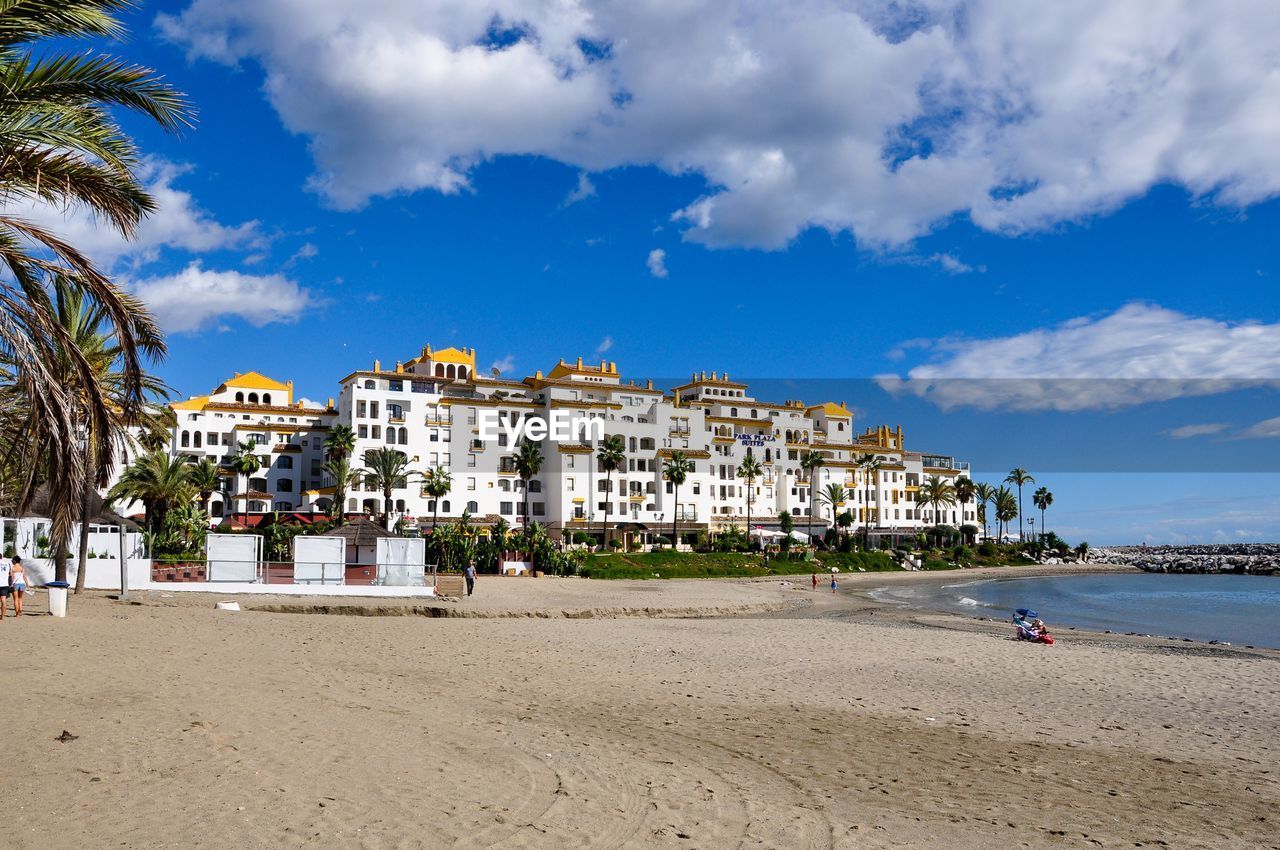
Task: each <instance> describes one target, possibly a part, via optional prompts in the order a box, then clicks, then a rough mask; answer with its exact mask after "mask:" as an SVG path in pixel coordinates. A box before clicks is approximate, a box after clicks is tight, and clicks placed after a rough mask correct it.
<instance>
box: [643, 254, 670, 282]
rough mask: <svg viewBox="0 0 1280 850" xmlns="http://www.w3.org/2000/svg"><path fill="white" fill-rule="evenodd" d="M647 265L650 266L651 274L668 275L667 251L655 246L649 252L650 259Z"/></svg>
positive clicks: (656, 275) (655, 275)
mask: <svg viewBox="0 0 1280 850" xmlns="http://www.w3.org/2000/svg"><path fill="white" fill-rule="evenodd" d="M645 265H647V266H648V267H649V274H651V275H653V276H654V277H666V276H667V252H666V251H664V250H662V249H661V248H654V249H653V250H652V251H650V252H649V259H648V260H646V261H645Z"/></svg>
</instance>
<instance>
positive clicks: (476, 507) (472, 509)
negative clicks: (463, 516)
mask: <svg viewBox="0 0 1280 850" xmlns="http://www.w3.org/2000/svg"><path fill="white" fill-rule="evenodd" d="M479 512H480V503H479V502H467V513H469V514H474V513H479Z"/></svg>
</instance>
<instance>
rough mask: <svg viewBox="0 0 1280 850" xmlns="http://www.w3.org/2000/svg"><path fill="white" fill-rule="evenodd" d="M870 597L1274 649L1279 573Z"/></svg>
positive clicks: (1145, 577) (1070, 578) (1028, 581)
mask: <svg viewBox="0 0 1280 850" xmlns="http://www.w3.org/2000/svg"><path fill="white" fill-rule="evenodd" d="M873 595H874V596H875V597H876V598H877V599H881V600H884V601H886V602H898V603H901V604H905V605H910V606H912V607H922V608H931V609H935V610H944V611H952V612H955V613H959V614H969V615H971V616H975V617H980V616H985V617H995V618H998V619H1006V620H1007V619H1009V618H1010V617H1011V616H1012V615H1013V611H1014V609H1016V608H1031V609H1033V610H1035V611H1038V612H1039V614H1040V617H1041V618H1042V619H1043V620H1044V621H1045V623H1047V624H1048V626H1049V629H1050V631H1052V630H1053V629H1054V628H1055V627H1062V626H1076V627H1078V628H1085V629H1092V630H1096V631H1106V630H1108V629H1109V630H1111V631H1113V632H1120V633H1128V632H1137V633H1138V634H1143V635H1147V634H1149V635H1157V636H1167V637H1176V638H1192V639H1193V640H1201V641H1210V640H1217V641H1223V642H1229V643H1232V644H1235V645H1252V646H1266V647H1272V648H1276V649H1280V576H1248V575H1169V574H1162V573H1142V572H1135V573H1132V574H1130V573H1122V574H1119V575H1117V574H1106V575H1067V576H1046V577H1034V578H1033V577H1027V578H1008V579H989V580H985V581H970V582H957V583H956V584H948V585H943V586H937V585H934V586H932V587H922V586H921V587H901V586H899V587H892V588H885V589H883V590H879V591H876V592H875V593H874V594H873Z"/></svg>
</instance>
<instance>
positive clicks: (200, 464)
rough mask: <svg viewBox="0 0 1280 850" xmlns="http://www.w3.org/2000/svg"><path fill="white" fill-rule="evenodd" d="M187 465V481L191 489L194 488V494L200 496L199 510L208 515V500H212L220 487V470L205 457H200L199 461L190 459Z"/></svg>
mask: <svg viewBox="0 0 1280 850" xmlns="http://www.w3.org/2000/svg"><path fill="white" fill-rule="evenodd" d="M188 463H189V464H190V467H189V468H188V469H187V480H188V481H190V482H191V486H192V487H194V488H196V492H197V493H198V494H199V496H200V508H201V510H203V511H204V512H205V513H206V514H208V513H209V507H210V500H212V499H213V494H214V493H215V492H217V490H218V488H219V487H220V486H221V485H222V470H221V469H219V468H218V465H217V464H216V463H214V462H213V461H212V460H211V459H209V458H207V457H202V458H200V459H199V460H196V459H194V458H190V459H189V460H188Z"/></svg>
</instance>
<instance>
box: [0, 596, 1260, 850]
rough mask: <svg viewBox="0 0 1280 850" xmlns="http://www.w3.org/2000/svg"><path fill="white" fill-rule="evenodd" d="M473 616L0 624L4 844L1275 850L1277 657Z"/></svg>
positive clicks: (801, 613)
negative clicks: (1216, 849) (1218, 849)
mask: <svg viewBox="0 0 1280 850" xmlns="http://www.w3.org/2000/svg"><path fill="white" fill-rule="evenodd" d="M806 578H807V577H806ZM881 578H882V577H870V578H864V577H859V578H858V579H856V580H855V581H862V582H871V583H875V582H878V581H880V580H881ZM894 580H937V579H936V578H934V577H930V576H919V577H895V578H894ZM480 593H481V595H479V596H477V597H474V598H473V599H471V600H463V601H459V602H457V603H441V604H442V605H445V606H449V607H452V608H453V609H454V610H466V611H468V612H471V613H486V614H488V615H490V616H486V617H456V618H444V619H437V618H428V617H420V616H377V617H375V616H346V615H342V616H324V615H318V614H299V613H274V612H265V611H255V610H245V611H242V612H239V613H230V612H222V611H215V610H213V605H212V599H211V598H210V597H204V596H196V597H191V596H183V597H181V598H178V596H177V595H175V596H174V597H171V598H165V597H163V596H161V595H158V594H153V595H150V596H149V597H148V598H147V599H146V600H145V604H141V605H130V604H127V603H122V602H118V601H113V600H111V599H109V598H107V597H105V596H89V597H88V598H79V599H73V600H72V604H73V609H72V612H71V616H70V617H68V618H67V619H66V620H54V619H52V618H50V617H46V616H39V615H29V616H27V617H24V618H23V620H22V622H14V621H12V620H9V619H6V620H5V621H4V622H3V623H0V638H2V639H3V645H4V646H5V647H6V649H7V651H6V652H5V654H4V661H3V662H0V716H3V717H4V718H6V725H7V728H8V734H7V735H6V746H5V753H4V761H3V775H4V782H3V794H4V799H5V804H4V805H5V816H4V818H3V819H0V846H5V847H41V848H47V847H73V846H74V847H84V846H93V847H98V846H126V847H155V846H162V847H165V846H167V847H268V846H269V847H281V846H284V847H289V846H301V845H311V846H318V847H444V846H463V847H491V846H498V847H522V846H527V847H556V848H566V847H623V846H629V847H681V848H691V847H702V848H721V847H785V848H800V847H890V846H917V847H985V846H993V845H997V844H1000V845H1004V846H1009V845H1012V846H1029V847H1041V846H1045V847H1068V846H1070V847H1074V846H1103V847H1120V846H1124V847H1134V846H1148V847H1150V846H1166V845H1167V846H1173V847H1197V846H1201V847H1275V846H1280V828H1278V827H1280V824H1277V819H1278V818H1280V815H1277V814H1276V811H1277V803H1280V784H1278V782H1277V773H1276V762H1277V758H1276V755H1277V753H1276V745H1275V741H1276V731H1277V729H1280V722H1278V721H1280V660H1278V658H1280V654H1278V653H1268V652H1263V651H1259V652H1254V653H1243V652H1236V651H1234V650H1219V649H1216V648H1208V647H1199V646H1195V647H1188V646H1183V645H1177V646H1175V645H1172V644H1166V643H1164V642H1159V641H1148V642H1138V643H1134V642H1132V641H1129V642H1126V641H1123V640H1112V639H1103V638H1099V637H1090V636H1087V635H1070V636H1066V637H1064V638H1063V639H1062V640H1060V642H1059V643H1058V644H1057V645H1055V646H1053V647H1040V646H1030V645H1026V644H1020V643H1016V642H1014V641H1012V640H1010V639H1009V635H1008V630H1007V628H1006V627H1005V626H1004V625H1002V624H990V623H974V622H972V621H966V622H962V621H959V620H958V619H957V618H946V617H935V616H933V615H917V614H901V613H898V612H893V611H887V610H885V609H884V608H882V607H878V606H875V605H873V604H871V603H866V602H862V601H859V600H857V599H853V600H850V599H848V598H844V597H841V598H839V599H833V598H832V596H831V594H830V593H829V592H819V593H816V594H815V593H812V592H811V591H810V590H809V589H808V588H807V586H806V583H803V582H802V583H795V584H793V585H792V586H790V587H783V586H782V585H780V584H779V583H778V582H776V581H774V582H754V583H753V582H735V581H710V582H701V581H699V582H691V581H680V582H588V581H572V580H553V579H539V580H533V579H525V580H514V579H513V580H497V579H489V580H487V581H486V580H484V579H483V578H482V580H481V583H480ZM240 601H241V603H242V604H244V605H246V606H253V605H259V606H261V605H270V604H273V603H275V602H280V603H281V604H283V603H284V602H288V603H290V604H292V605H295V606H297V605H301V606H303V607H305V606H307V605H308V604H310V603H309V602H307V601H302V602H298V601H296V600H278V599H277V600H251V599H249V598H247V597H241V598H240ZM316 604H321V602H319V601H318V602H317V603H316ZM324 604H331V601H324ZM379 604H380V605H383V606H385V605H386V603H379ZM403 605H404V606H405V607H413V603H403ZM701 608H715V609H719V610H724V609H728V608H741V609H745V610H746V612H747V614H746V616H743V617H739V618H720V619H697V618H690V617H691V616H692V615H693V614H695V613H697V611H698V609H701ZM44 610H46V608H45V600H44V599H43V598H42V597H41V596H37V597H36V598H35V599H34V601H32V604H31V605H30V606H29V607H28V611H29V612H42V611H44ZM851 611H852V612H854V613H851ZM528 612H534V613H535V616H520V617H512V616H501V615H508V614H515V613H528ZM588 612H589V613H590V616H589V617H588V616H587V613H588ZM366 613H368V612H366ZM566 614H567V616H566ZM618 614H625V615H626V616H614V615H618ZM663 614H665V615H666V616H655V615H663ZM63 730H66V731H67V732H69V733H71V734H72V735H75V736H77V737H76V738H75V740H70V741H66V742H63V741H59V740H57V738H59V736H60V735H61V733H62V732H63Z"/></svg>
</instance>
